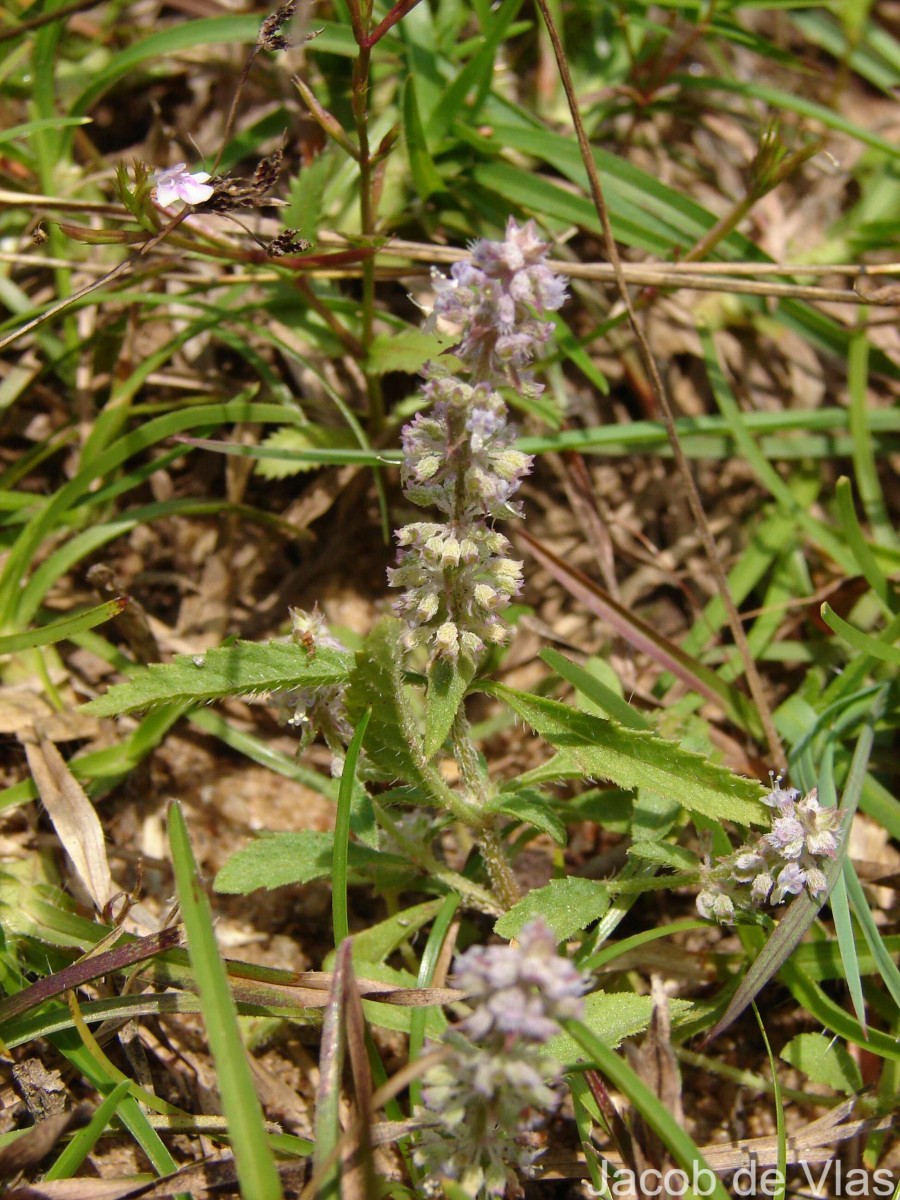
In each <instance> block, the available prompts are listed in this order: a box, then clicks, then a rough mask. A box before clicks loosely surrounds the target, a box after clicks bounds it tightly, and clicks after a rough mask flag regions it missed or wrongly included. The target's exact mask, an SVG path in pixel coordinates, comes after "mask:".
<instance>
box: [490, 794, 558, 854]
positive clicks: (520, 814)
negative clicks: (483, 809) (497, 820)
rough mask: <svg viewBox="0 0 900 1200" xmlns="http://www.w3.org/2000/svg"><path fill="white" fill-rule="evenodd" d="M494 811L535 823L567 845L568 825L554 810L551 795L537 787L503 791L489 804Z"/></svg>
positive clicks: (536, 826) (531, 823) (516, 819)
mask: <svg viewBox="0 0 900 1200" xmlns="http://www.w3.org/2000/svg"><path fill="white" fill-rule="evenodd" d="M488 808H490V809H491V811H492V812H498V813H503V814H504V815H505V816H507V817H512V818H513V820H514V821H522V822H524V823H525V824H526V825H533V826H534V828H535V829H539V830H540V831H541V833H546V834H548V835H549V836H550V837H551V838H553V840H554V842H556V844H557V846H565V844H566V841H567V840H568V839H567V838H566V827H565V825H564V824H563V822H562V821H561V820H560V819H559V817H558V816H557V815H556V813H555V812H554V811H553V807H552V801H551V800H550V797H549V796H547V795H545V794H544V793H543V792H540V791H538V790H537V788H523V789H522V791H509V792H501V793H500V795H499V796H498V797H497V798H496V799H495V800H494V802H493V803H492V804H489V805H488Z"/></svg>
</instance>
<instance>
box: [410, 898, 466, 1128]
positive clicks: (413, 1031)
mask: <svg viewBox="0 0 900 1200" xmlns="http://www.w3.org/2000/svg"><path fill="white" fill-rule="evenodd" d="M460 903H461V900H460V897H459V896H457V895H455V893H453V892H451V893H450V894H449V895H448V896H445V897H444V899H443V901H442V903H441V907H440V910H439V912H438V914H437V916H436V917H435V919H434V924H433V925H432V927H431V932H430V933H429V935H428V941H427V942H426V943H425V949H424V950H423V951H422V957H421V959H420V960H419V974H418V978H417V980H416V982H417V983H418V986H419V987H423V988H427V987H431V986H432V985H433V983H434V978H435V973H436V971H437V969H438V966H439V964H440V963H441V962H446V957H447V955H446V952H447V950H448V949H449V946H450V944H451V930H452V928H453V923H454V920H455V918H456V913H457V911H458V909H459V906H460ZM427 1016H428V1013H427V1010H426V1009H424V1008H423V1009H413V1011H412V1013H411V1014H410V1022H409V1061H410V1063H414V1062H415V1061H416V1059H417V1058H420V1057H421V1055H422V1053H423V1051H424V1049H425V1022H426V1019H427ZM409 1094H410V1103H411V1106H412V1108H415V1107H416V1106H417V1105H419V1104H421V1103H422V1084H421V1081H420V1079H419V1078H418V1077H417V1078H416V1079H414V1080H412V1081H411V1082H410V1085H409Z"/></svg>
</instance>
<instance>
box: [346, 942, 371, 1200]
mask: <svg viewBox="0 0 900 1200" xmlns="http://www.w3.org/2000/svg"><path fill="white" fill-rule="evenodd" d="M338 956H339V959H342V960H343V961H342V962H341V965H340V966H339V968H338V970H339V971H340V973H341V979H342V988H341V992H342V1002H343V1008H344V1028H345V1031H346V1035H347V1052H348V1055H349V1058H350V1073H351V1075H352V1077H353V1096H354V1103H355V1107H356V1114H355V1117H356V1119H355V1120H354V1121H353V1123H352V1133H351V1134H350V1138H349V1140H348V1141H347V1142H346V1143H345V1154H346V1156H347V1159H348V1167H347V1169H346V1170H345V1171H344V1173H343V1175H342V1178H341V1195H342V1197H343V1200H366V1197H367V1196H374V1195H375V1194H376V1193H377V1183H376V1179H375V1170H374V1164H373V1162H372V1132H371V1131H372V1125H373V1120H374V1115H373V1111H372V1091H373V1088H372V1071H371V1068H370V1066H369V1056H368V1053H367V1050H366V1021H365V1017H364V1016H363V1009H362V1002H361V1000H360V994H359V989H358V988H357V986H356V980H355V978H354V975H353V943H352V942H351V940H350V939H349V938H347V939H346V941H344V942H343V944H342V945H341V947H340V949H339V951H338Z"/></svg>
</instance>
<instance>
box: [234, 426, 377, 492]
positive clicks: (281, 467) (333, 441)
mask: <svg viewBox="0 0 900 1200" xmlns="http://www.w3.org/2000/svg"><path fill="white" fill-rule="evenodd" d="M356 445H357V442H356V440H355V438H354V437H353V434H352V432H351V431H350V430H349V429H328V428H327V427H326V426H324V425H314V424H312V423H310V424H308V425H299V426H290V427H285V428H284V429H276V430H275V432H274V433H270V434H269V436H268V437H266V438H263V441H262V446H263V447H264V448H265V449H266V450H348V449H351V448H353V447H355V446H356ZM319 466H320V464H319V463H316V462H301V461H299V460H298V459H296V458H285V459H281V460H279V459H278V458H269V457H266V458H260V459H257V461H256V465H255V466H254V468H253V469H254V471H255V473H256V474H257V475H261V476H262V477H263V479H286V478H287V477H288V476H290V475H299V474H300V473H301V472H302V471H316V470H318V469H319Z"/></svg>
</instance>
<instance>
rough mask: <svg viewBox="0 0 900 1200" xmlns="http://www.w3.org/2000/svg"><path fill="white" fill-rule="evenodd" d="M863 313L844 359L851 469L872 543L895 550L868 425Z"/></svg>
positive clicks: (868, 393) (867, 377)
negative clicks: (848, 408)
mask: <svg viewBox="0 0 900 1200" xmlns="http://www.w3.org/2000/svg"><path fill="white" fill-rule="evenodd" d="M865 318H866V312H865V310H863V312H862V313H860V322H861V324H860V327H859V328H858V329H857V330H856V331H855V332H854V334H853V336H852V337H851V338H850V352H849V354H848V356H847V386H848V389H849V392H850V433H851V434H852V436H853V467H854V476H855V479H856V487H857V490H858V491H859V495H860V498H861V500H862V505H863V509H864V510H865V513H866V516H867V517H868V519H869V522H870V523H871V526H872V532H873V534H874V536H875V541H876V542H878V543H880V544H881V545H882V546H893V547H895V548H896V546H897V544H898V543H897V533H896V531H895V529H894V526H893V523H892V521H891V518H890V516H889V515H888V509H887V505H886V503H885V499H884V492H883V491H882V487H881V482H880V480H879V478H878V467H877V464H876V462H875V451H874V446H873V444H872V430H871V426H870V424H869V410H870V408H871V401H870V399H869V397H870V388H869V334H868V332H867V330H866V328H865V325H864V324H862V322H864V321H865Z"/></svg>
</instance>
